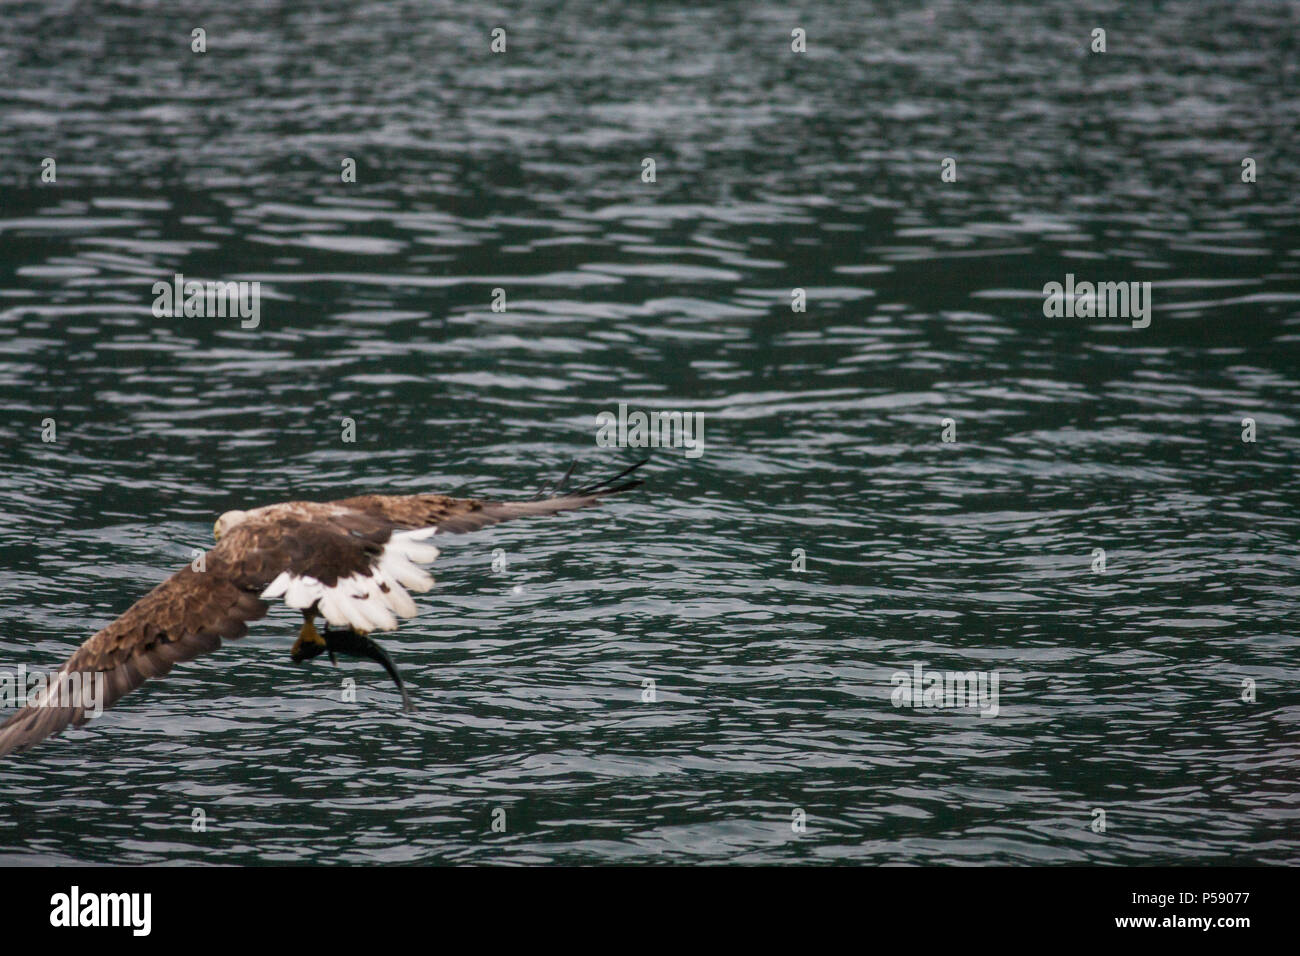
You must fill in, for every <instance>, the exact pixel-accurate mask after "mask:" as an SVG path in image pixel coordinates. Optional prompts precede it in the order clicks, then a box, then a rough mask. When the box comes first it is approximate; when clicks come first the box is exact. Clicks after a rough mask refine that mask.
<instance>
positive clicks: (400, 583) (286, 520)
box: [0, 461, 645, 756]
mask: <svg viewBox="0 0 1300 956" xmlns="http://www.w3.org/2000/svg"><path fill="white" fill-rule="evenodd" d="M644 463H645V462H644V461H642V462H638V463H637V464H636V465H633V466H632V467H631V468H629V469H627V470H626V471H623V472H620V473H619V474H618V475H615V476H614V477H613V478H609V479H606V480H605V481H602V482H597V483H596V484H594V485H589V486H587V487H585V488H580V489H577V490H576V491H572V492H567V493H564V494H556V495H554V496H553V497H550V498H544V499H537V500H531V501H518V502H492V501H479V500H476V499H470V498H451V497H448V496H446V495H363V496H361V497H358V498H349V499H345V500H343V501H335V502H329V503H327V504H318V503H314V502H290V503H286V504H282V505H272V506H270V507H267V508H263V509H258V511H256V512H252V513H251V514H250V517H249V519H248V520H246V521H244V522H241V523H240V524H239V525H237V526H236V527H234V528H233V529H232V530H231V531H230V532H229V533H228V534H226V535H225V536H223V537H222V539H221V541H220V542H219V543H218V544H217V545H216V546H215V547H214V548H212V549H211V550H210V551H208V552H207V553H206V554H205V555H204V556H203V561H202V562H196V563H197V564H199V567H200V568H202V570H199V569H198V568H196V567H195V566H194V565H189V566H187V567H185V568H183V569H181V570H180V571H178V572H176V573H175V574H173V575H172V576H171V577H170V578H168V579H167V580H165V581H163V582H162V583H161V584H159V585H158V586H157V587H156V588H154V589H153V590H152V591H150V592H149V593H148V594H146V595H145V596H144V597H142V598H141V599H140V600H139V601H137V602H136V603H135V604H133V605H131V607H130V608H129V609H128V610H127V611H126V613H124V614H123V615H122V616H121V617H119V618H118V619H117V620H115V621H114V622H113V623H112V624H110V625H108V627H106V628H104V629H103V630H101V631H100V632H99V633H97V634H95V636H94V637H92V638H90V639H89V640H87V641H86V642H85V643H84V644H82V645H81V647H80V648H78V649H77V650H76V652H75V653H73V655H72V656H71V657H70V658H68V660H67V662H66V663H65V664H64V665H63V666H62V667H61V668H60V669H59V670H58V672H57V673H56V674H55V675H53V677H52V678H51V679H50V680H49V681H48V683H47V685H46V686H45V688H44V689H42V690H41V691H40V692H39V693H38V694H37V695H36V697H35V699H33V700H31V701H29V702H28V703H27V705H26V706H25V707H23V708H22V709H20V710H18V711H17V712H16V713H14V714H13V715H12V716H11V717H10V718H9V719H8V720H6V721H5V722H4V723H3V724H0V756H4V755H5V754H7V753H10V752H12V751H22V750H26V749H27V748H28V747H31V746H32V745H34V744H36V743H39V742H40V741H41V740H44V739H45V738H46V737H49V736H50V735H52V734H56V733H58V732H59V731H61V730H63V729H64V728H65V727H67V726H68V725H69V724H73V725H80V724H83V723H85V721H86V720H87V719H88V711H93V710H95V709H96V708H105V709H106V708H108V707H110V706H112V705H113V704H114V703H115V702H116V701H117V700H118V699H120V698H121V697H122V696H123V695H124V694H126V693H127V692H128V691H131V690H134V689H135V688H137V687H139V686H140V685H141V684H143V683H144V682H145V681H146V680H148V679H149V678H151V677H162V676H163V675H164V674H166V673H167V672H168V671H170V670H171V669H172V666H173V665H175V664H177V663H180V662H182V661H188V660H191V659H192V658H195V657H197V656H198V655H199V654H205V653H207V652H208V651H214V650H216V649H217V648H219V647H220V646H221V641H222V639H223V638H228V639H235V638H239V637H243V636H244V635H245V634H246V633H248V622H249V621H255V620H258V619H259V618H261V617H263V616H264V615H265V614H266V612H267V610H268V607H269V605H268V604H267V600H269V599H273V598H283V599H284V601H285V603H286V604H288V605H289V606H290V607H297V608H302V609H304V610H305V609H311V608H314V609H316V611H317V612H318V613H320V614H321V615H322V616H324V617H325V618H326V620H328V621H329V622H330V623H331V624H336V625H340V626H350V627H352V628H353V629H355V630H359V631H369V630H391V629H392V628H393V627H396V620H395V618H394V614H396V615H400V616H401V617H412V616H414V615H415V613H416V607H415V603H414V602H413V601H412V600H411V598H410V595H409V594H408V593H407V589H408V588H409V589H410V590H415V591H423V590H427V589H428V588H429V587H431V586H432V584H433V579H432V578H431V577H429V575H428V574H427V573H426V572H425V571H424V570H423V569H422V568H421V567H420V565H421V564H427V563H430V562H432V561H433V559H434V558H436V557H437V554H438V551H437V549H436V548H434V547H432V546H430V545H428V544H426V543H425V539H427V538H428V537H430V536H431V535H433V534H434V533H435V532H438V531H442V532H453V533H454V532H463V531H472V530H474V529H476V528H481V527H484V526H486V525H490V524H496V523H497V522H500V521H508V520H509V519H511V518H518V517H524V516H528V515H546V514H554V513H556V512H560V511H570V510H573V509H575V508H585V507H587V506H589V505H593V504H595V503H596V502H597V501H599V499H600V498H601V497H603V496H604V495H607V494H612V493H614V492H617V491H623V490H626V489H627V488H632V487H635V486H637V485H639V484H640V483H641V482H640V481H630V482H625V483H624V484H622V485H619V484H617V481H618V480H619V479H620V478H623V477H624V476H626V475H627V474H628V473H630V472H631V471H633V470H635V469H636V468H639V467H640V466H641V465H642V464H644ZM570 472H572V468H570ZM567 478H568V474H566V475H565V476H564V478H563V479H561V481H560V482H558V483H557V485H556V486H555V488H554V489H552V490H553V491H558V490H559V489H560V487H561V486H562V485H563V483H564V481H565V480H567ZM98 675H102V683H100V680H101V679H100V678H99V676H98Z"/></svg>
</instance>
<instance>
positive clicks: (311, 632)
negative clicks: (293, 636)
mask: <svg viewBox="0 0 1300 956" xmlns="http://www.w3.org/2000/svg"><path fill="white" fill-rule="evenodd" d="M304 644H319V645H320V646H321V647H324V646H325V638H323V637H321V636H320V633H319V632H318V631H317V630H316V623H315V618H314V617H309V618H307V619H306V620H305V621H303V622H302V630H301V631H299V632H298V640H296V641H294V642H293V649H292V650H291V651H290V653H291V654H292V655H293V656H294V657H297V656H299V655H300V654H301V653H302V646H303V645H304Z"/></svg>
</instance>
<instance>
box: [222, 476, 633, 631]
mask: <svg viewBox="0 0 1300 956" xmlns="http://www.w3.org/2000/svg"><path fill="white" fill-rule="evenodd" d="M644 464H645V460H642V461H640V462H637V463H636V464H635V465H633V466H632V467H630V468H626V469H624V470H623V471H621V472H619V473H618V474H617V475H614V476H613V477H611V478H606V479H605V480H604V481H598V482H595V483H594V484H590V485H587V486H586V487H583V488H578V489H575V490H573V491H563V487H564V484H565V482H566V481H567V480H568V478H569V476H570V475H571V474H572V473H573V468H572V467H570V468H569V471H568V472H566V473H565V475H564V477H563V478H561V479H560V480H559V481H558V482H556V484H555V485H554V486H553V487H551V488H548V489H546V492H547V493H550V494H551V497H548V498H538V497H535V498H534V499H532V500H529V501H480V500H478V499H476V498H451V497H448V496H447V495H362V496H360V497H358V498H345V499H344V500H342V501H331V502H329V503H328V504H323V505H305V504H301V505H285V506H284V507H285V508H298V509H310V512H311V514H312V515H313V518H312V523H313V528H314V529H315V530H314V531H313V533H314V534H324V533H325V532H326V531H327V530H329V529H334V530H337V531H346V532H347V540H350V541H352V542H353V544H354V547H353V549H352V550H351V551H347V550H341V549H340V550H338V551H337V553H336V554H337V556H336V557H335V558H333V559H330V560H325V559H323V558H322V557H321V556H320V555H319V554H314V555H313V561H314V563H313V564H312V565H310V566H304V564H303V562H302V561H300V560H291V561H289V562H287V563H284V564H282V565H281V566H282V567H284V568H285V570H284V571H283V572H282V573H280V574H278V575H277V576H276V578H275V580H273V581H272V582H271V584H270V586H269V587H267V588H266V590H265V591H263V592H262V597H264V598H284V602H285V603H286V604H288V605H289V606H290V607H295V608H300V609H302V610H311V609H314V610H315V611H316V612H317V613H319V614H320V615H321V616H322V617H324V618H325V620H327V621H329V622H330V623H331V624H334V625H336V626H339V627H350V628H351V629H352V630H354V631H360V632H361V633H366V632H369V631H391V630H392V629H393V628H395V627H397V618H398V617H414V616H415V614H416V613H417V609H416V606H415V602H414V601H413V600H412V599H411V596H410V594H409V593H408V592H409V591H418V592H423V591H427V590H429V588H431V587H433V578H432V577H431V576H430V575H429V574H428V572H426V571H425V570H424V569H423V567H421V565H425V564H431V563H432V562H433V561H434V559H436V558H437V557H438V549H437V548H435V547H433V545H431V544H429V543H428V539H429V538H430V537H432V536H433V535H434V534H435V533H438V532H442V533H444V534H446V533H449V532H450V533H456V532H462V531H473V530H475V529H477V528H482V527H485V526H486V525H490V524H496V523H497V522H500V521H509V520H510V519H511V518H523V517H528V516H531V515H549V514H555V513H557V512H560V511H572V510H574V509H576V508H586V507H588V506H590V505H594V504H596V503H597V502H599V501H600V499H601V498H603V497H604V496H605V495H610V494H614V493H615V492H619V491H626V490H627V489H629V488H635V487H637V486H638V485H640V484H641V482H640V481H636V480H633V481H625V482H623V483H622V484H619V481H620V480H621V479H623V478H626V477H627V476H628V475H629V474H631V473H632V472H633V471H635V470H636V469H637V468H640V467H641V466H642V465H644ZM557 492H563V493H557ZM539 494H541V493H540V492H539ZM244 528H245V526H244V525H240V526H238V527H237V528H236V529H235V530H236V531H242V530H244ZM301 538H302V535H299V536H296V537H295V538H294V540H300V539H301ZM362 543H364V550H362Z"/></svg>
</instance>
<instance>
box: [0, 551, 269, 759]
mask: <svg viewBox="0 0 1300 956" xmlns="http://www.w3.org/2000/svg"><path fill="white" fill-rule="evenodd" d="M219 551H220V546H218V547H217V548H214V549H213V550H212V551H209V552H208V554H207V555H206V556H205V563H206V570H204V571H196V570H194V568H193V567H192V566H190V567H186V568H185V569H184V570H181V571H178V572H176V573H175V574H173V575H172V576H171V577H170V578H168V579H167V580H166V581H164V582H163V583H162V584H160V585H158V586H157V587H156V588H154V589H153V590H152V591H150V592H149V593H148V594H146V595H145V596H144V597H142V598H141V599H140V600H139V601H137V602H136V603H135V604H133V605H131V607H130V609H129V610H127V612H126V613H125V614H123V615H122V616H121V617H119V618H118V619H117V620H116V621H114V622H113V623H112V624H110V625H109V626H108V627H106V628H104V629H103V630H102V631H100V632H99V633H98V634H96V635H95V636H94V637H92V638H90V640H88V641H86V643H84V644H82V645H81V647H80V648H78V649H77V651H76V652H75V653H74V654H73V655H72V657H70V658H68V661H67V663H65V664H64V665H63V666H62V667H61V668H60V669H59V670H58V672H57V673H56V674H54V675H52V677H51V679H50V680H49V681H48V683H47V685H46V687H45V688H44V689H43V690H42V691H41V692H40V693H39V694H38V695H37V696H36V698H35V699H33V700H30V701H28V703H27V705H26V706H25V707H23V708H22V709H21V710H19V711H18V712H16V713H15V714H14V715H13V716H12V717H10V718H9V719H8V720H6V721H5V722H4V723H3V724H0V756H3V755H4V754H7V753H9V752H11V751H15V750H26V749H27V748H28V747H30V746H32V745H33V744H35V743H37V742H39V741H41V740H44V739H45V738H46V737H48V736H50V735H51V734H55V733H58V732H59V731H60V730H62V729H63V728H64V727H66V726H68V724H77V725H79V724H82V723H84V722H85V721H86V719H87V713H88V712H93V711H95V710H97V709H98V708H107V707H110V706H112V704H113V703H114V702H116V701H117V700H118V698H120V697H121V696H122V695H123V694H125V693H126V692H127V691H130V690H134V689H135V688H137V687H139V686H140V685H141V684H143V683H144V682H145V681H146V680H148V679H149V678H150V677H161V676H162V675H163V674H166V673H167V672H168V671H169V670H171V669H172V665H174V664H177V663H179V662H180V661H188V660H190V659H191V658H194V657H197V656H198V655H199V654H204V653H206V652H208V651H212V650H216V649H217V648H218V647H220V646H221V639H222V638H223V637H225V638H236V637H242V636H243V635H244V634H246V633H247V631H248V626H247V623H246V622H248V621H253V620H256V619H258V618H260V617H261V616H262V615H264V614H265V613H266V610H267V605H266V602H264V601H262V600H261V599H260V598H258V596H257V590H258V589H252V590H250V589H249V588H248V587H247V586H244V585H243V584H242V583H241V581H240V580H239V579H238V578H237V577H235V576H233V575H232V574H231V573H230V572H231V570H233V568H232V565H231V564H230V562H229V561H228V560H226V559H225V557H224V556H223V555H221V554H219Z"/></svg>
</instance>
